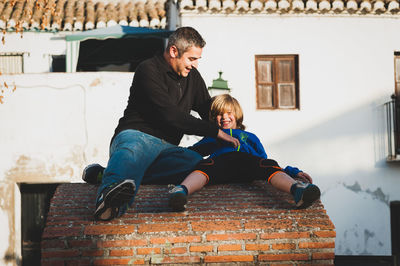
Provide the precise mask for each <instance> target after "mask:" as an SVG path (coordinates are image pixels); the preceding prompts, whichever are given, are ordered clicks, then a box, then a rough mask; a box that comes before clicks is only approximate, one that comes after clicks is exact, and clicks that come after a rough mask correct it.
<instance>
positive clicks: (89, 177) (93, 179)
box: [82, 163, 105, 185]
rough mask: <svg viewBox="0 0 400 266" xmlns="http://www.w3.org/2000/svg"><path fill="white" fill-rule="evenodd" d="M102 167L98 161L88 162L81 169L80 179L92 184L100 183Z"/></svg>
mask: <svg viewBox="0 0 400 266" xmlns="http://www.w3.org/2000/svg"><path fill="white" fill-rule="evenodd" d="M104 169H105V168H104V167H103V166H101V165H100V164H98V163H94V164H89V165H88V166H86V167H85V169H83V173H82V179H83V181H85V182H86V183H89V184H92V185H98V184H101V180H102V179H103V172H104Z"/></svg>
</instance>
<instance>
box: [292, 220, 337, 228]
mask: <svg viewBox="0 0 400 266" xmlns="http://www.w3.org/2000/svg"><path fill="white" fill-rule="evenodd" d="M296 220H297V224H298V226H299V227H308V228H321V229H335V226H334V225H333V223H332V222H331V221H330V220H329V219H296Z"/></svg>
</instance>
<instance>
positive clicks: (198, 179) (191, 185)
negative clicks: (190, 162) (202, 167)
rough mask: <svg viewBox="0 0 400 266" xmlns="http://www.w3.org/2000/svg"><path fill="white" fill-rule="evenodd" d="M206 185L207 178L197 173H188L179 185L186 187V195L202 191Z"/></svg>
mask: <svg viewBox="0 0 400 266" xmlns="http://www.w3.org/2000/svg"><path fill="white" fill-rule="evenodd" d="M206 184H207V177H206V176H205V175H204V174H202V173H201V172H199V171H194V172H192V173H190V174H189V175H188V176H187V177H186V178H185V180H183V182H182V183H181V185H184V186H186V188H187V190H188V195H190V194H193V193H194V192H196V191H198V190H200V189H202V188H203V187H204V186H205V185H206Z"/></svg>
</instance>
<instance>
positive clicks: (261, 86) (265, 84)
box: [256, 58, 274, 108]
mask: <svg viewBox="0 0 400 266" xmlns="http://www.w3.org/2000/svg"><path fill="white" fill-rule="evenodd" d="M272 68H273V60H271V59H268V58H265V59H264V58H263V59H260V60H257V74H256V75H257V84H258V85H257V101H258V102H257V106H258V108H272V107H273V102H274V101H273V91H274V84H273V72H272Z"/></svg>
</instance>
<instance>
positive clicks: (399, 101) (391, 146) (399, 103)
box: [385, 96, 400, 161]
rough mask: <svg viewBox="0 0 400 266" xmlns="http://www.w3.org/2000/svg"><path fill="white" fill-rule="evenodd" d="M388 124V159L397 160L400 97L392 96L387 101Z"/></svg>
mask: <svg viewBox="0 0 400 266" xmlns="http://www.w3.org/2000/svg"><path fill="white" fill-rule="evenodd" d="M385 112H386V125H387V136H388V138H387V139H388V158H387V159H388V160H389V161H392V160H396V158H397V156H398V155H400V97H397V98H396V97H395V96H392V100H391V101H390V102H387V103H385Z"/></svg>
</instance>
